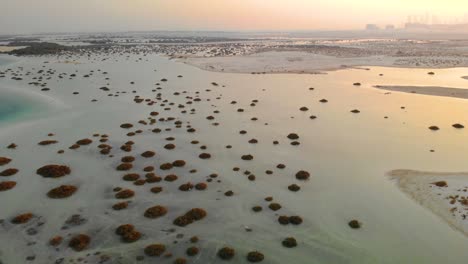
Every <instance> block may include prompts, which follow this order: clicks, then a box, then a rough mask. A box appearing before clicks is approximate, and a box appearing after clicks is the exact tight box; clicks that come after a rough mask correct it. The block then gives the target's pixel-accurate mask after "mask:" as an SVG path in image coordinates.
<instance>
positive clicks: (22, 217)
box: [11, 213, 34, 225]
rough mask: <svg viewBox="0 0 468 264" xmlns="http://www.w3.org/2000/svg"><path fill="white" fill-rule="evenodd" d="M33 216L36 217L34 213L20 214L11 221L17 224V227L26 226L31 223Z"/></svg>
mask: <svg viewBox="0 0 468 264" xmlns="http://www.w3.org/2000/svg"><path fill="white" fill-rule="evenodd" d="M33 216H34V215H33V214H32V213H25V214H20V215H17V216H15V217H14V218H13V219H11V223H13V224H16V225H18V224H25V223H27V222H29V220H31V218H33Z"/></svg>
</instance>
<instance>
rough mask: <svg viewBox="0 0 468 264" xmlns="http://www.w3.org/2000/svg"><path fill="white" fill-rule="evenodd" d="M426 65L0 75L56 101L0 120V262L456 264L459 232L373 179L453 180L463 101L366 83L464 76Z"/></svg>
mask: <svg viewBox="0 0 468 264" xmlns="http://www.w3.org/2000/svg"><path fill="white" fill-rule="evenodd" d="M61 61H73V62H74V63H60V62H61ZM427 71H428V70H427V69H393V68H379V67H371V68H369V69H368V70H362V69H347V70H340V71H334V72H329V73H328V74H326V75H295V74H273V75H252V74H228V73H216V72H208V71H202V70H200V69H197V68H194V67H191V66H189V65H185V64H183V63H178V62H175V61H172V60H168V59H167V58H164V57H160V56H156V55H151V54H148V55H145V54H144V53H136V52H135V53H134V54H132V53H130V54H128V53H123V54H110V53H96V54H92V56H88V54H80V55H68V56H64V57H56V56H44V57H31V58H21V59H20V61H18V62H16V63H14V64H13V65H11V64H10V65H4V66H0V75H1V76H3V77H0V87H8V88H9V89H14V90H18V91H28V90H29V91H33V92H34V93H38V94H40V95H37V98H38V100H39V102H42V103H45V104H49V103H47V102H55V103H54V104H53V107H52V108H50V109H48V110H47V111H44V112H43V114H41V113H38V116H37V117H36V118H34V119H32V120H31V119H25V120H22V119H21V120H14V121H11V122H8V123H6V124H3V125H2V127H1V130H0V142H1V146H0V157H2V159H0V164H2V165H0V174H1V175H2V176H0V186H1V190H2V191H0V208H2V210H1V211H0V219H2V221H1V225H0V228H1V231H2V232H0V260H1V261H2V262H4V263H11V262H13V263H15V262H18V261H20V262H25V263H68V262H70V261H73V262H75V263H78V262H85V261H86V262H87V263H152V262H154V261H158V262H161V263H177V261H178V263H183V261H184V260H185V261H187V263H219V262H221V261H222V260H221V259H222V258H229V257H230V256H231V255H232V259H231V261H230V262H231V263H245V262H247V261H251V262H254V261H262V262H264V263H285V262H287V263H305V262H307V263H441V262H443V261H445V262H450V263H460V262H463V261H464V260H465V259H466V257H467V254H466V246H468V242H467V240H466V237H465V236H464V235H463V234H462V233H460V232H457V231H456V230H454V229H453V228H451V226H450V225H447V224H446V223H445V222H444V221H443V220H442V219H441V218H440V217H439V216H438V215H437V214H433V213H432V212H431V211H430V210H427V209H426V208H424V207H421V206H419V205H418V204H417V203H415V202H413V200H412V199H411V198H408V197H407V196H406V195H405V194H404V193H402V192H400V190H399V189H398V188H395V186H394V185H395V184H394V182H392V181H390V180H388V178H387V177H383V176H384V175H385V174H386V172H388V171H390V170H394V169H396V168H414V169H424V170H426V171H464V170H466V159H465V157H466V156H465V154H466V152H467V151H468V145H464V144H463V142H467V140H468V134H467V133H466V130H465V129H463V128H455V127H453V125H454V124H461V125H463V124H466V123H468V120H467V119H466V112H467V110H468V105H466V102H465V101H463V100H457V99H455V98H443V97H435V96H434V97H425V96H420V97H416V95H414V96H413V95H408V94H404V93H393V94H386V92H384V91H381V90H378V89H375V88H373V86H375V85H378V84H380V83H388V84H390V85H402V84H403V83H406V84H411V85H422V86H439V85H440V83H446V84H447V85H449V86H452V87H463V86H465V87H466V88H468V85H467V84H464V82H466V81H465V80H463V79H461V78H460V76H463V74H462V73H463V72H465V73H466V72H467V71H468V69H463V68H460V69H447V70H438V71H437V72H436V75H435V76H433V78H432V77H428V75H427ZM402 72H404V73H406V75H405V77H404V78H403V77H402V74H401V73H402ZM358 82H359V83H360V85H357V83H358ZM1 91H2V90H0V92H1ZM18 96H21V95H18ZM43 96H45V97H46V98H47V99H46V101H45V102H44V101H42V99H44V97H43ZM39 98H42V99H39ZM48 100H50V101H48ZM427 105H430V106H431V107H432V108H434V109H438V111H436V112H433V111H426V110H427V107H426V106H427ZM433 126H437V127H438V130H437V131H436V130H433V129H429V127H433ZM402 215H404V216H405V217H404V219H403V218H402V217H401V216H402ZM353 220H356V222H357V223H358V224H357V225H355V222H353ZM351 227H360V228H358V229H354V228H351ZM428 230H430V232H428ZM194 237H196V238H197V239H195V238H194ZM293 239H294V240H293ZM293 241H296V243H297V245H296V246H295V247H290V246H291V245H294V243H293ZM402 241H406V242H405V243H402ZM193 247H196V249H194V248H193ZM182 258H183V259H184V260H182Z"/></svg>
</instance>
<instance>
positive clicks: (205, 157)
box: [198, 153, 211, 159]
mask: <svg viewBox="0 0 468 264" xmlns="http://www.w3.org/2000/svg"><path fill="white" fill-rule="evenodd" d="M198 157H199V158H200V159H209V158H211V154H209V153H201V154H200V155H198Z"/></svg>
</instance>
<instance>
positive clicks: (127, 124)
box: [120, 123, 133, 129]
mask: <svg viewBox="0 0 468 264" xmlns="http://www.w3.org/2000/svg"><path fill="white" fill-rule="evenodd" d="M120 127H121V128H125V129H127V128H132V127H133V125H132V124H130V123H124V124H121V125H120Z"/></svg>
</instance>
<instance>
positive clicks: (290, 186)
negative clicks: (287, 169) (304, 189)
mask: <svg viewBox="0 0 468 264" xmlns="http://www.w3.org/2000/svg"><path fill="white" fill-rule="evenodd" d="M300 189H301V187H300V186H299V185H297V184H291V185H289V186H288V190H290V191H291V192H297V191H299V190H300Z"/></svg>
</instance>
